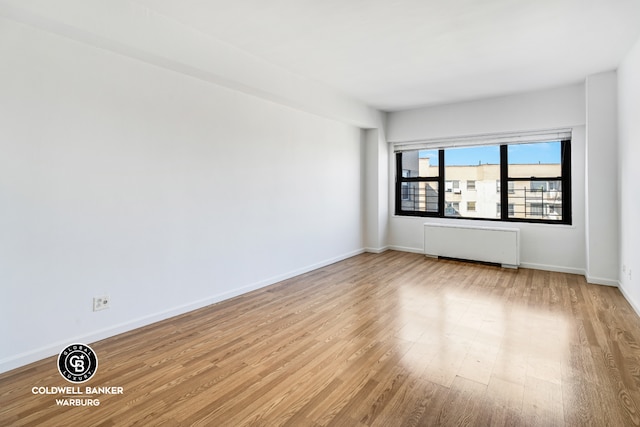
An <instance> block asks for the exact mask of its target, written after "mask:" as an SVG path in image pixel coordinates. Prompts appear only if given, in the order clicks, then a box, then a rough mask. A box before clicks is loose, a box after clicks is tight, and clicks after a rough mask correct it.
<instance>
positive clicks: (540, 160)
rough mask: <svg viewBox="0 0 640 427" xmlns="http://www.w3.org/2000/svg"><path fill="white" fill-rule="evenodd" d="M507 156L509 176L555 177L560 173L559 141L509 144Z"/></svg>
mask: <svg viewBox="0 0 640 427" xmlns="http://www.w3.org/2000/svg"><path fill="white" fill-rule="evenodd" d="M507 157H508V159H509V171H508V174H509V178H531V177H539V178H544V177H550V178H556V177H559V176H561V175H562V168H561V143H560V142H559V141H557V142H538V143H534V144H514V145H509V146H508V147H507Z"/></svg>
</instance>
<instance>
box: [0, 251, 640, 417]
mask: <svg viewBox="0 0 640 427" xmlns="http://www.w3.org/2000/svg"><path fill="white" fill-rule="evenodd" d="M89 344H91V345H92V347H93V348H94V350H95V351H96V353H97V355H98V358H99V369H98V373H97V374H96V376H95V377H94V378H92V379H91V380H90V381H89V382H88V383H87V384H83V385H81V387H85V386H86V385H89V386H92V387H100V386H120V387H124V394H122V395H100V396H94V397H97V398H99V399H100V406H97V407H87V406H84V407H69V406H57V405H56V403H55V399H56V398H60V397H61V396H59V395H38V394H35V395H34V394H33V393H32V392H31V390H32V388H33V387H56V386H73V385H72V384H70V383H68V382H66V381H65V380H64V379H63V378H61V377H60V375H59V374H58V372H57V367H56V358H55V357H51V358H47V359H45V360H42V361H40V362H37V363H34V364H31V365H29V366H25V367H23V368H19V369H16V370H14V371H11V372H7V373H5V374H2V375H0V426H5V425H6V426H49V425H50V426H58V425H64V426H85V425H91V426H105V427H107V426H136V425H139V426H148V425H154V426H186V425H189V426H191V425H202V426H210V425H215V426H234V427H235V426H294V427H299V426H314V427H317V426H329V425H331V426H384V427H389V426H403V427H404V426H435V425H476V426H486V425H492V426H520V425H525V426H527V425H529V426H545V427H546V426H565V425H566V426H576V425H611V426H633V425H637V426H640V319H639V318H638V316H637V315H636V313H635V312H634V311H633V309H632V308H631V307H630V305H629V304H628V303H627V302H626V300H625V299H624V298H623V297H622V295H621V294H620V292H619V291H618V290H617V289H615V288H611V287H603V286H595V285H588V284H587V283H586V282H585V280H584V278H583V277H581V276H576V275H570V274H564V273H553V272H547V271H538V270H528V269H519V270H509V269H501V268H499V267H494V266H488V265H481V264H471V263H462V262H456V261H451V260H436V259H431V258H425V257H424V256H421V255H418V254H409V253H401V252H394V251H388V252H385V253H382V254H363V255H359V256H356V257H353V258H349V259H347V260H344V261H342V262H339V263H336V264H333V265H330V266H327V267H323V268H320V269H318V270H315V271H312V272H309V273H306V274H303V275H300V276H298V277H295V278H292V279H289V280H285V281H283V282H281V283H278V284H276V285H273V286H269V287H266V288H263V289H260V290H257V291H254V292H251V293H248V294H245V295H241V296H239V297H236V298H233V299H231V300H228V301H224V302H221V303H218V304H214V305H212V306H209V307H205V308H203V309H200V310H195V311H193V312H190V313H186V314H184V315H181V316H177V317H174V318H171V319H168V320H166V321H163V322H158V323H155V324H153V325H149V326H147V327H144V328H140V329H137V330H135V331H131V332H128V333H125V334H122V335H119V336H116V337H113V338H109V339H106V340H103V341H100V342H96V343H89Z"/></svg>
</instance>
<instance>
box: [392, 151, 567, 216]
mask: <svg viewBox="0 0 640 427" xmlns="http://www.w3.org/2000/svg"><path fill="white" fill-rule="evenodd" d="M396 167H397V169H396V170H398V171H401V173H400V174H397V178H396V214H397V215H413V216H436V217H460V218H469V219H488V220H500V221H522V222H545V223H562V224H571V194H570V190H571V141H570V140H569V139H566V140H562V141H551V142H533V143H531V142H527V143H517V144H515V143H514V144H502V145H476V146H469V147H455V148H443V149H438V150H434V149H428V150H406V151H402V152H398V153H396ZM461 181H462V182H463V185H464V186H465V188H466V190H477V189H479V190H478V194H477V195H476V194H475V193H474V196H473V198H475V200H473V201H468V200H465V199H466V198H467V197H468V196H467V195H466V194H463V193H462V191H461V185H460V183H461ZM504 182H506V185H505V184H503V183H504ZM505 186H506V188H507V189H508V191H506V192H501V191H500V190H501V188H502V187H505ZM442 188H444V191H441V189H442ZM491 188H495V189H496V191H495V193H494V192H492V191H487V189H491ZM460 203H466V210H465V211H464V215H463V214H461V212H460Z"/></svg>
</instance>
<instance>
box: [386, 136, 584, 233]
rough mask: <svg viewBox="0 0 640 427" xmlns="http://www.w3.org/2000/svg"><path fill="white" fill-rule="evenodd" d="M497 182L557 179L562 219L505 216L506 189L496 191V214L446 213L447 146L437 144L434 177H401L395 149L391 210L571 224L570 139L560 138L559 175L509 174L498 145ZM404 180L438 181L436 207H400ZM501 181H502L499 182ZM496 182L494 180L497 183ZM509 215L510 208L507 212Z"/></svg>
mask: <svg viewBox="0 0 640 427" xmlns="http://www.w3.org/2000/svg"><path fill="white" fill-rule="evenodd" d="M499 147H500V181H499V182H500V184H499V185H500V186H499V187H498V188H500V189H502V188H509V184H510V183H514V184H515V182H517V181H560V185H561V188H562V209H561V211H562V219H561V220H552V219H539V218H513V217H509V213H510V212H511V211H510V209H509V194H510V191H500V208H501V213H500V218H472V217H463V216H456V217H451V216H446V215H445V192H446V188H445V160H444V157H445V151H446V150H447V148H441V149H439V150H438V176H435V177H412V178H405V177H402V176H401V175H402V174H400V176H399V174H398V172H397V171H402V152H397V153H396V185H395V190H396V195H395V214H396V215H398V216H418V217H436V218H455V219H465V220H476V221H477V220H480V221H500V222H526V223H542V224H562V225H571V224H572V218H573V211H572V205H571V140H570V139H567V140H562V141H560V150H561V153H560V165H561V166H560V168H561V176H559V177H549V176H544V177H528V178H520V177H518V178H512V177H509V161H508V145H506V144H504V145H500V146H499ZM405 182H437V183H438V211H437V212H424V211H407V210H402V198H401V194H402V193H401V191H402V184H403V183H405ZM503 183H506V185H505V184H503ZM497 185H498V184H496V186H497ZM511 214H512V215H513V212H511Z"/></svg>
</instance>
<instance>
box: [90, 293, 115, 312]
mask: <svg viewBox="0 0 640 427" xmlns="http://www.w3.org/2000/svg"><path fill="white" fill-rule="evenodd" d="M110 304H111V298H109V295H102V296H99V297H93V311H100V310H105V309H107V308H109V307H111V305H110Z"/></svg>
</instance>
